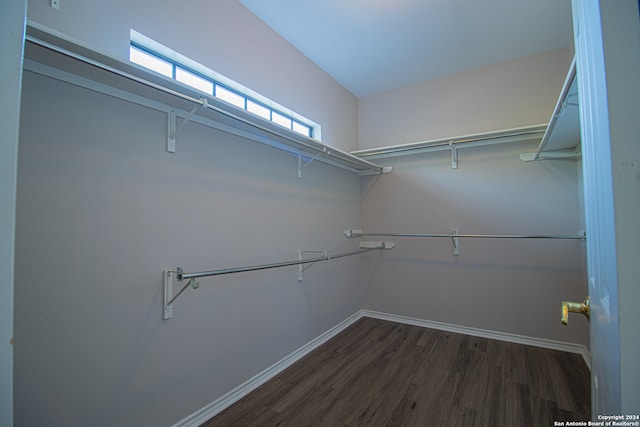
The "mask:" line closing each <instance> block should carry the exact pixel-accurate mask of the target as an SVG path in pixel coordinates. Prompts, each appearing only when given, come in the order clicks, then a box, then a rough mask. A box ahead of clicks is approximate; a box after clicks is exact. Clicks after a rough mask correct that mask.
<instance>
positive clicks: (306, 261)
mask: <svg viewBox="0 0 640 427" xmlns="http://www.w3.org/2000/svg"><path fill="white" fill-rule="evenodd" d="M377 249H385V243H384V242H382V244H381V245H380V246H376V247H374V248H365V249H359V250H357V251H351V252H345V253H341V254H335V255H330V254H327V253H325V254H324V255H322V256H319V257H315V258H307V259H301V260H295V261H284V262H275V263H273V264H261V265H251V266H247V267H236V268H225V269H220V270H211V271H199V272H196V273H184V272H183V271H182V268H181V267H178V268H177V275H178V280H184V279H195V278H198V277H209V276H220V275H223V274H232V273H242V272H245V271H256V270H266V269H269V268H278V267H287V266H290V265H301V264H311V263H316V262H319V261H329V260H332V259H336V258H343V257H347V256H351V255H359V254H362V253H365V252H369V251H375V250H377Z"/></svg>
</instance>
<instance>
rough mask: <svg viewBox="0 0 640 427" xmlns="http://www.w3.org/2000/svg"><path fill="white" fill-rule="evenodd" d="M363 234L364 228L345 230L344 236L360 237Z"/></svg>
mask: <svg viewBox="0 0 640 427" xmlns="http://www.w3.org/2000/svg"><path fill="white" fill-rule="evenodd" d="M361 234H362V230H344V237H346V238H351V237H359V236H360V235H361Z"/></svg>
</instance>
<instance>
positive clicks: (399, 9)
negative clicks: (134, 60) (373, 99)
mask: <svg viewBox="0 0 640 427" xmlns="http://www.w3.org/2000/svg"><path fill="white" fill-rule="evenodd" d="M239 1H240V2H241V3H242V4H244V5H245V6H246V7H247V8H249V9H250V10H251V11H252V12H253V13H254V14H255V15H257V16H258V17H259V18H260V19H262V20H263V21H264V22H265V23H267V24H268V25H269V26H270V27H271V28H273V29H274V30H275V31H276V32H278V33H279V34H280V35H282V37H284V38H285V39H286V40H288V41H289V42H290V43H291V44H293V45H294V46H295V47H296V48H298V50H300V51H301V52H302V53H304V54H305V55H306V56H307V57H308V58H310V59H311V60H312V61H313V62H315V63H316V64H317V65H318V66H319V67H320V68H322V69H323V70H324V71H325V72H327V73H328V74H329V75H331V76H332V77H333V78H334V79H336V80H337V81H338V82H339V83H340V84H342V85H343V86H344V87H345V88H347V90H349V91H350V92H351V93H353V94H354V95H355V96H357V97H365V96H369V95H373V94H376V93H380V92H384V91H388V90H392V89H397V88H399V87H403V86H409V85H413V84H417V83H421V82H423V81H426V80H431V79H434V78H437V77H442V76H446V75H450V74H454V73H458V72H462V71H466V70H470V69H474V68H478V67H481V66H484V65H489V64H494V63H498V62H504V61H508V60H512V59H516V58H521V57H524V56H529V55H533V54H536V53H541V52H546V51H549V50H553V49H559V48H562V47H566V46H570V45H571V43H572V41H573V35H572V24H571V2H570V0H482V1H479V0H318V1H312V0H269V1H265V0H239Z"/></svg>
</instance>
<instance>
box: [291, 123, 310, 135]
mask: <svg viewBox="0 0 640 427" xmlns="http://www.w3.org/2000/svg"><path fill="white" fill-rule="evenodd" d="M293 131H294V132H298V133H300V134H302V135H304V136H311V128H310V127H309V126H307V125H303V124H302V123H298V122H296V121H295V120H294V121H293Z"/></svg>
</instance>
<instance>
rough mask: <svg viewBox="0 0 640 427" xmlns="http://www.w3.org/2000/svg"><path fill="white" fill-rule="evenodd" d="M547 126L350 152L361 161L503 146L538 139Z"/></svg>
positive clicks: (540, 125) (534, 126) (541, 125)
mask: <svg viewBox="0 0 640 427" xmlns="http://www.w3.org/2000/svg"><path fill="white" fill-rule="evenodd" d="M546 128H547V124H539V125H533V126H526V127H520V128H513V129H506V130H501V131H495V132H486V133H478V134H472V135H464V136H456V137H450V138H441V139H434V140H430V141H420V142H411V143H408V144H398V145H390V146H386V147H379V148H370V149H366V150H357V151H351V154H353V155H354V156H358V157H360V158H362V159H369V160H370V159H384V158H389V157H398V156H407V155H413V154H421V153H429V152H432V151H444V150H455V149H456V148H466V147H478V146H484V145H494V144H505V143H511V142H519V141H530V140H535V139H540V138H542V136H543V135H544V132H545V129H546Z"/></svg>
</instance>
